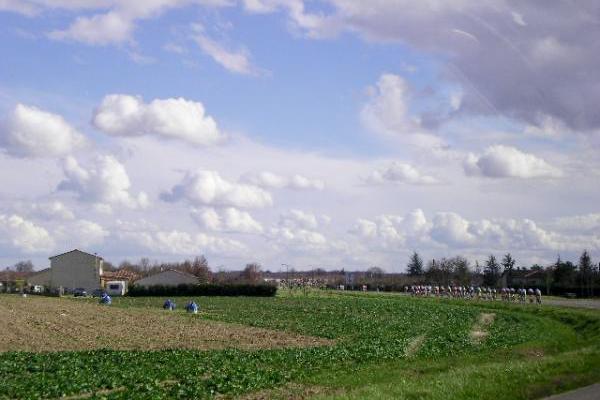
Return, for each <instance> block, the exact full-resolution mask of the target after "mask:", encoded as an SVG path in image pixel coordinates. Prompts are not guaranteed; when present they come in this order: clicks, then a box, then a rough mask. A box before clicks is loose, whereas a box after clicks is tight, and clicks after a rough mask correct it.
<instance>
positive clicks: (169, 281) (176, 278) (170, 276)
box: [134, 269, 199, 286]
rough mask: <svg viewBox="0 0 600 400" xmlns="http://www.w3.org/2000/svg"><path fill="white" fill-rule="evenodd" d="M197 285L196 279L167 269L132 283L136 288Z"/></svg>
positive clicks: (184, 273)
mask: <svg viewBox="0 0 600 400" xmlns="http://www.w3.org/2000/svg"><path fill="white" fill-rule="evenodd" d="M182 283H183V284H192V285H193V284H197V283H199V280H198V277H196V276H194V275H191V274H188V273H186V272H182V271H178V270H176V269H168V270H166V271H162V272H159V273H158V274H154V275H151V276H147V277H145V278H142V279H138V280H137V281H135V282H134V285H136V286H154V285H164V286H177V285H180V284H182Z"/></svg>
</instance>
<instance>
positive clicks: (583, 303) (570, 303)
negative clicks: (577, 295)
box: [542, 298, 600, 309]
mask: <svg viewBox="0 0 600 400" xmlns="http://www.w3.org/2000/svg"><path fill="white" fill-rule="evenodd" d="M542 301H543V302H544V303H543V304H549V305H552V306H565V307H579V308H596V309H600V300H544V299H543V298H542Z"/></svg>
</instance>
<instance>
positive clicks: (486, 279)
mask: <svg viewBox="0 0 600 400" xmlns="http://www.w3.org/2000/svg"><path fill="white" fill-rule="evenodd" d="M515 265H516V260H515V258H514V257H513V256H512V255H511V254H510V253H507V254H505V255H504V257H503V258H502V260H501V261H498V260H497V258H496V256H495V255H494V254H490V255H489V256H488V257H487V259H486V260H485V262H484V263H483V265H480V264H479V262H478V261H476V262H475V265H474V266H473V268H471V265H470V262H469V261H468V260H467V259H466V258H464V257H462V256H456V257H452V258H441V259H439V260H431V261H428V262H427V265H425V264H424V262H423V259H422V258H421V256H420V255H419V254H418V253H417V252H416V251H414V252H413V253H412V255H411V256H410V260H409V262H408V264H407V265H406V272H407V274H408V275H409V276H413V277H420V278H422V279H424V280H426V281H428V282H432V283H436V284H440V285H445V286H447V285H461V286H468V285H471V284H473V282H477V283H480V284H481V285H484V286H499V280H500V277H501V276H502V274H503V273H506V274H507V275H508V276H511V274H512V275H515V274H516V271H539V272H540V276H543V277H544V283H543V284H541V285H540V286H544V287H546V289H548V290H549V289H553V290H554V291H555V292H557V293H562V292H564V291H565V290H568V289H572V290H576V291H577V292H578V293H580V294H581V295H582V296H593V295H595V294H597V293H598V292H600V264H599V265H596V264H595V263H594V262H593V261H592V258H591V256H590V254H589V252H588V251H587V250H584V251H583V252H582V253H581V255H580V257H579V262H578V263H577V264H574V263H573V262H571V261H563V260H562V259H561V257H560V255H559V256H558V259H557V260H556V262H555V263H553V264H551V265H548V266H546V267H543V266H541V265H539V264H534V265H532V266H531V267H529V268H525V267H515Z"/></svg>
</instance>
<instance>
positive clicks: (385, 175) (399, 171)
mask: <svg viewBox="0 0 600 400" xmlns="http://www.w3.org/2000/svg"><path fill="white" fill-rule="evenodd" d="M366 181H367V183H374V184H382V183H385V182H392V183H406V184H409V185H434V184H437V183H439V181H438V180H437V179H436V178H434V177H433V176H431V175H427V174H423V173H421V172H419V171H417V169H415V167H413V166H412V165H410V164H405V163H399V162H393V163H392V164H390V165H389V166H387V167H385V168H382V169H379V170H376V171H373V172H372V173H371V174H370V175H369V176H368V177H367V179H366Z"/></svg>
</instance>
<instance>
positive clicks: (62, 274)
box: [50, 251, 102, 291]
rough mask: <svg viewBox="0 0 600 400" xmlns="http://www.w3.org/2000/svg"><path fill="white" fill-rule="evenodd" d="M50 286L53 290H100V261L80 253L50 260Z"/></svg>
mask: <svg viewBox="0 0 600 400" xmlns="http://www.w3.org/2000/svg"><path fill="white" fill-rule="evenodd" d="M50 271H51V274H50V284H51V286H52V287H53V288H56V287H59V286H63V287H64V288H65V289H68V290H72V289H74V288H79V287H82V288H85V289H86V290H87V291H92V290H95V289H99V288H100V274H101V271H102V259H101V258H100V257H95V256H93V255H91V254H86V253H83V252H80V251H72V252H69V253H65V254H62V255H59V256H56V257H53V258H52V259H51V260H50Z"/></svg>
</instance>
